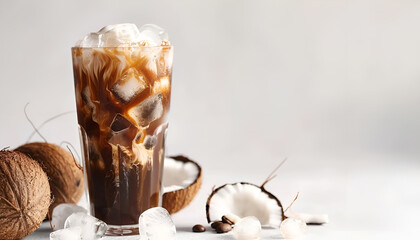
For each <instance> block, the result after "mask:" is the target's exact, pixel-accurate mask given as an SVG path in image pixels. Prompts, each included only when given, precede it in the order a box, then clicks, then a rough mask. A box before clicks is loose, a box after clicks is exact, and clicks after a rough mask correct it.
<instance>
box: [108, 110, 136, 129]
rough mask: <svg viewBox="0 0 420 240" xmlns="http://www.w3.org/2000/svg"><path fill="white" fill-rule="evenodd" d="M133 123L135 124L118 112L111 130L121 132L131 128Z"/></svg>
mask: <svg viewBox="0 0 420 240" xmlns="http://www.w3.org/2000/svg"><path fill="white" fill-rule="evenodd" d="M131 125H133V124H132V123H131V122H130V121H129V120H127V119H126V118H125V117H123V116H122V115H121V114H119V113H118V114H117V115H115V117H114V120H112V123H111V130H112V131H114V132H119V131H122V130H125V129H127V128H129V127H130V126H131Z"/></svg>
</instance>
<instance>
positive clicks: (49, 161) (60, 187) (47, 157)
mask: <svg viewBox="0 0 420 240" xmlns="http://www.w3.org/2000/svg"><path fill="white" fill-rule="evenodd" d="M16 151H19V152H22V153H25V154H26V155H28V156H29V157H31V158H33V159H34V160H35V161H37V162H38V163H39V164H40V165H41V167H42V169H43V170H44V171H45V172H46V173H47V176H48V177H49V179H50V186H51V197H52V200H53V202H52V203H51V206H50V209H49V214H50V215H51V214H52V210H53V209H54V207H55V206H57V205H58V204H60V203H74V204H77V203H78V202H79V200H80V198H81V197H82V195H83V193H84V184H83V171H82V168H81V166H80V165H79V164H78V163H77V162H76V161H75V159H74V158H73V156H72V154H71V153H70V152H68V151H66V150H65V149H64V148H62V147H60V146H58V145H55V144H51V143H41V142H34V143H27V144H24V145H22V146H20V147H18V148H17V149H16Z"/></svg>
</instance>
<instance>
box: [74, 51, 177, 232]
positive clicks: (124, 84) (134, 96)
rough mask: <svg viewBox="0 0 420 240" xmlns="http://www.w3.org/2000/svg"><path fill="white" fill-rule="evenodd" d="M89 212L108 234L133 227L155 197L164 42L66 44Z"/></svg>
mask: <svg viewBox="0 0 420 240" xmlns="http://www.w3.org/2000/svg"><path fill="white" fill-rule="evenodd" d="M72 56H73V70H74V83H75V91H76V104H77V117H78V122H79V126H80V132H81V139H82V146H83V147H82V148H83V158H84V166H85V167H84V168H85V174H86V179H87V183H88V184H87V186H88V192H89V204H90V211H91V214H92V215H93V216H95V217H97V218H99V219H101V220H103V221H104V222H106V223H107V224H108V225H109V227H110V230H109V231H108V233H107V234H108V235H132V234H137V233H138V229H137V226H138V225H137V224H138V218H139V216H140V214H141V213H142V212H144V211H145V210H147V209H149V208H151V207H157V206H160V204H161V182H162V169H163V160H164V155H165V154H164V144H165V134H166V129H167V126H168V122H167V115H168V111H169V103H170V96H171V72H172V57H173V49H172V47H171V46H159V47H148V46H138V45H136V46H127V47H112V48H105V47H104V48H81V47H74V48H72Z"/></svg>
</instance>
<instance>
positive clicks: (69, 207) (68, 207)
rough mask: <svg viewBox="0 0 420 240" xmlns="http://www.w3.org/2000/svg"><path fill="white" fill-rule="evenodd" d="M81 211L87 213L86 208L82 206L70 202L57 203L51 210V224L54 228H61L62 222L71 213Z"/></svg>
mask: <svg viewBox="0 0 420 240" xmlns="http://www.w3.org/2000/svg"><path fill="white" fill-rule="evenodd" d="M77 212H82V213H87V210H86V209H85V208H83V207H80V206H77V205H76V204H71V203H62V204H58V205H57V206H56V207H55V208H54V209H53V212H52V220H51V225H52V226H53V227H54V230H58V229H63V228H64V222H65V221H66V219H67V218H68V217H69V216H70V215H71V214H73V213H77Z"/></svg>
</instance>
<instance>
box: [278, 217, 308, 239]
mask: <svg viewBox="0 0 420 240" xmlns="http://www.w3.org/2000/svg"><path fill="white" fill-rule="evenodd" d="M306 231H307V226H306V223H305V222H304V221H302V220H300V219H297V218H287V219H286V220H284V221H283V222H281V224H280V232H281V234H282V235H283V237H284V238H286V239H291V238H299V237H302V236H303V235H305V234H306Z"/></svg>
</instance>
